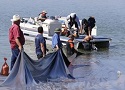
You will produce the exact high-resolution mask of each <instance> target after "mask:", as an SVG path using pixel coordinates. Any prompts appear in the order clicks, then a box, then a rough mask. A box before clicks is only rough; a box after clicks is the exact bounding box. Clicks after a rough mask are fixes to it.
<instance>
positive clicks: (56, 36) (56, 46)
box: [52, 28, 62, 51]
mask: <svg viewBox="0 0 125 90" xmlns="http://www.w3.org/2000/svg"><path fill="white" fill-rule="evenodd" d="M54 32H55V34H54V35H53V37H52V48H53V50H54V51H57V50H58V49H60V48H62V43H61V41H60V33H61V29H60V28H56V29H55V30H54Z"/></svg>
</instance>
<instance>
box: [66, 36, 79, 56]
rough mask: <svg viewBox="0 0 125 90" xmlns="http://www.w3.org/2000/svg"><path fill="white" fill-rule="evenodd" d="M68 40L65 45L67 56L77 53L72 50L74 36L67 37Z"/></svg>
mask: <svg viewBox="0 0 125 90" xmlns="http://www.w3.org/2000/svg"><path fill="white" fill-rule="evenodd" d="M68 37H69V40H68V41H67V43H66V51H67V55H73V54H74V53H75V52H77V51H76V50H75V48H74V42H73V41H74V35H69V36H68Z"/></svg>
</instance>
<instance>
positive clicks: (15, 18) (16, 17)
mask: <svg viewBox="0 0 125 90" xmlns="http://www.w3.org/2000/svg"><path fill="white" fill-rule="evenodd" d="M18 20H20V16H19V15H18V14H15V15H13V18H12V19H11V21H12V22H14V21H18Z"/></svg>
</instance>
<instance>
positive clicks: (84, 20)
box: [80, 18, 89, 35]
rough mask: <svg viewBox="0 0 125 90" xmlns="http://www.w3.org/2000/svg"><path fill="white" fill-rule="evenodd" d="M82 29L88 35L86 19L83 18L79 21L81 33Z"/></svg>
mask: <svg viewBox="0 0 125 90" xmlns="http://www.w3.org/2000/svg"><path fill="white" fill-rule="evenodd" d="M82 30H84V32H85V34H86V35H89V32H88V21H87V20H86V19H85V18H84V19H82V22H81V29H80V33H81V34H82V33H83V32H82Z"/></svg>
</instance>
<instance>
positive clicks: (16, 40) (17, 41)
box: [9, 14, 25, 70]
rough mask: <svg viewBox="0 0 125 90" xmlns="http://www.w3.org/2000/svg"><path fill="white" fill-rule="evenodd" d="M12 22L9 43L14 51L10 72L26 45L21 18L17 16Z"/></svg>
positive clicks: (14, 16)
mask: <svg viewBox="0 0 125 90" xmlns="http://www.w3.org/2000/svg"><path fill="white" fill-rule="evenodd" d="M11 21H12V23H13V24H12V26H11V27H10V29H9V42H10V46H11V51H12V56H11V67H10V70H12V68H13V66H14V63H15V61H16V58H17V56H18V54H19V52H20V51H21V50H22V49H23V45H24V43H25V38H24V35H23V32H22V31H21V29H20V16H19V15H17V14H16V15H13V18H12V19H11Z"/></svg>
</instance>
